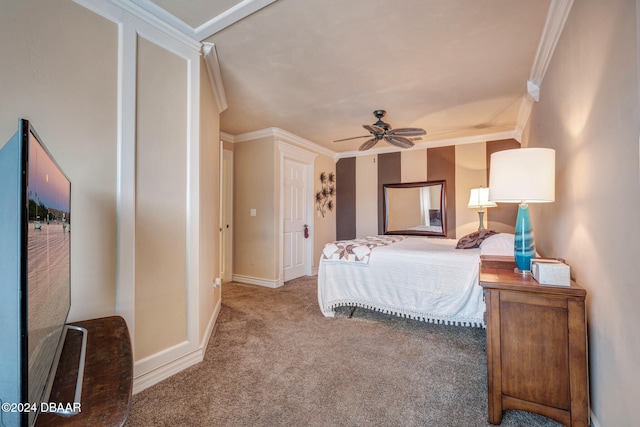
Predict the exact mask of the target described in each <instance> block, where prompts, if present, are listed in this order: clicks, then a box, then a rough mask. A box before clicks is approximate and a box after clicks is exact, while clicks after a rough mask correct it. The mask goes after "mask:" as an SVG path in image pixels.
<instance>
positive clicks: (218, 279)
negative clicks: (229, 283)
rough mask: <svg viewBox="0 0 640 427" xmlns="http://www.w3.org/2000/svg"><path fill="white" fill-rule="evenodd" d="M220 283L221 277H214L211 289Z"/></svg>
mask: <svg viewBox="0 0 640 427" xmlns="http://www.w3.org/2000/svg"><path fill="white" fill-rule="evenodd" d="M221 285H222V279H220V278H219V277H216V278H215V280H214V281H213V289H215V288H217V287H218V286H221Z"/></svg>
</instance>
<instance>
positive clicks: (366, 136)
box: [333, 135, 371, 142]
mask: <svg viewBox="0 0 640 427" xmlns="http://www.w3.org/2000/svg"><path fill="white" fill-rule="evenodd" d="M370 137H371V135H362V136H354V137H353V138H344V139H336V140H335V141H333V142H342V141H349V140H351V139H358V138H370Z"/></svg>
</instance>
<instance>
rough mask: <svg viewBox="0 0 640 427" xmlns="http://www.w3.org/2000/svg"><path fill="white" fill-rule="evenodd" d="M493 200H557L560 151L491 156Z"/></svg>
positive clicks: (529, 150) (521, 151)
mask: <svg viewBox="0 0 640 427" xmlns="http://www.w3.org/2000/svg"><path fill="white" fill-rule="evenodd" d="M490 168H491V170H490V174H489V200H491V201H493V202H510V203H522V202H524V203H544V202H553V201H554V200H555V198H556V192H555V187H556V178H555V177H556V174H555V170H556V152H555V151H554V150H552V149H550V148H517V149H514V150H504V151H498V152H496V153H493V154H492V155H491V164H490Z"/></svg>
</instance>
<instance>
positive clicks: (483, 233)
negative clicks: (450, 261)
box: [456, 230, 497, 249]
mask: <svg viewBox="0 0 640 427" xmlns="http://www.w3.org/2000/svg"><path fill="white" fill-rule="evenodd" d="M494 234H497V232H495V231H493V230H480V231H476V232H474V233H471V234H467V235H466V236H464V237H462V238H460V240H458V244H457V245H456V249H471V248H479V247H480V244H481V243H482V242H483V241H484V240H485V239H487V238H489V237H491V236H493V235H494Z"/></svg>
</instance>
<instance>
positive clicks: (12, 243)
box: [0, 119, 71, 426]
mask: <svg viewBox="0 0 640 427" xmlns="http://www.w3.org/2000/svg"><path fill="white" fill-rule="evenodd" d="M0 236H1V237H0V325H2V327H0V349H1V350H0V400H1V401H2V410H1V411H0V425H5V426H31V425H33V424H35V420H36V418H37V416H38V412H39V411H40V409H41V406H42V405H41V404H42V403H43V402H46V399H47V393H48V388H49V387H50V384H51V381H52V380H53V377H54V376H55V367H56V365H57V360H56V358H57V357H59V353H60V349H61V348H62V345H63V341H64V330H65V329H64V325H65V323H66V320H67V315H68V313H69V309H70V306H71V274H70V273H71V268H70V252H71V183H70V181H69V178H67V176H66V175H65V174H64V172H63V171H62V169H60V167H59V166H58V164H57V163H56V161H55V160H54V158H53V156H52V155H51V154H50V153H49V151H48V150H47V149H46V147H45V146H44V144H43V143H42V140H41V139H40V138H39V136H38V134H37V133H36V132H35V130H34V129H33V127H32V125H31V123H29V121H28V120H22V119H21V120H20V121H19V129H18V131H17V132H16V133H15V135H13V137H12V138H11V139H10V140H9V141H8V142H7V143H6V144H5V145H4V146H3V147H2V148H1V149H0Z"/></svg>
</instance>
